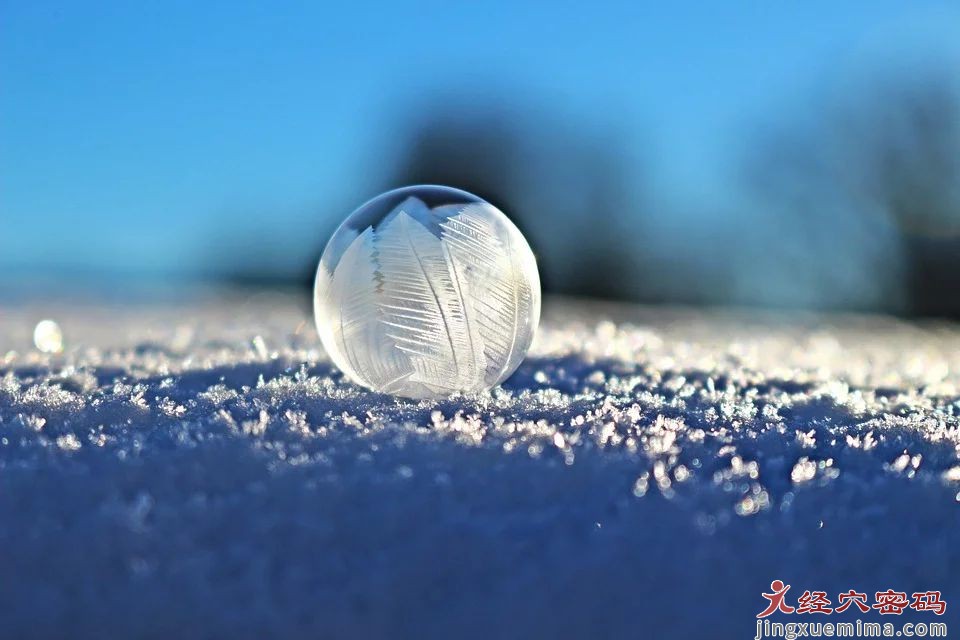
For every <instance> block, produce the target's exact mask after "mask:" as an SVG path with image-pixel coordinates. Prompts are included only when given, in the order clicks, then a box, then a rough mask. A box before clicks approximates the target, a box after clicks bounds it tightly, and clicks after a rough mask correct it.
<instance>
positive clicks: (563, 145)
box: [389, 100, 642, 299]
mask: <svg viewBox="0 0 960 640" xmlns="http://www.w3.org/2000/svg"><path fill="white" fill-rule="evenodd" d="M416 112H417V113H418V114H425V115H421V117H420V118H418V119H417V120H415V121H414V122H413V123H412V126H411V128H410V131H411V133H410V141H409V143H407V144H406V145H404V146H403V147H402V148H403V149H404V153H403V156H402V157H401V158H400V161H399V166H398V167H397V169H396V172H395V176H394V177H393V179H392V180H390V181H389V184H390V185H391V186H397V185H403V184H424V183H435V184H446V185H450V186H455V187H458V188H462V189H465V190H467V191H470V192H472V193H475V194H477V195H479V196H481V197H483V198H485V199H486V200H488V201H490V202H491V203H492V204H494V205H496V206H497V207H498V208H500V209H501V210H503V211H504V212H506V213H507V215H508V216H510V218H511V219H512V220H513V221H514V223H515V224H516V225H517V226H518V227H519V228H520V229H521V231H523V232H524V234H525V235H526V236H527V239H528V240H529V241H530V243H531V246H532V247H533V249H534V252H535V253H536V254H537V260H538V263H539V266H540V273H541V278H542V280H543V285H544V289H545V290H547V291H549V292H553V293H564V294H572V295H584V296H594V297H603V298H613V299H617V298H620V299H622V298H635V297H637V295H638V292H639V291H640V290H641V289H642V280H641V270H640V269H639V264H640V263H639V257H640V251H641V249H640V246H639V245H638V243H637V242H636V237H637V235H638V233H637V225H636V222H637V220H636V217H635V213H636V211H637V204H636V202H637V198H636V197H635V196H634V195H633V194H632V193H631V190H630V189H628V187H627V185H628V180H627V160H626V156H625V154H623V152H622V148H621V146H620V144H618V143H617V142H614V140H616V138H614V137H612V136H611V137H609V138H608V137H605V136H602V135H596V134H592V133H591V132H588V131H586V130H583V129H579V128H572V127H569V126H563V125H560V124H557V123H556V122H555V121H553V120H552V119H551V118H549V117H547V118H544V117H543V115H542V114H534V115H519V114H517V113H516V112H515V111H508V110H507V109H506V107H502V108H501V107H499V106H493V107H490V106H489V105H488V106H487V107H485V110H484V111H483V112H478V111H477V110H476V108H475V107H473V106H472V105H454V106H451V105H450V104H449V100H438V101H437V102H436V104H434V105H428V106H427V107H426V108H423V109H418V110H416Z"/></svg>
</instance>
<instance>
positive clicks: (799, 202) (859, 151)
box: [747, 73, 960, 316]
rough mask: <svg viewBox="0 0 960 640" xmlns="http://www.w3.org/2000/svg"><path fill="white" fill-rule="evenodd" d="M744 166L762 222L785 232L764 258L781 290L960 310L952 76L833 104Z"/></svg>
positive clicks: (824, 300)
mask: <svg viewBox="0 0 960 640" xmlns="http://www.w3.org/2000/svg"><path fill="white" fill-rule="evenodd" d="M747 174H748V176H749V178H750V194H751V195H750V197H751V201H752V202H753V206H754V208H755V210H756V211H758V212H763V217H764V218H765V220H762V221H761V220H758V222H757V224H760V225H767V228H768V229H771V230H772V229H778V230H779V237H780V239H782V246H783V248H784V249H785V250H784V251H782V252H780V253H777V254H775V255H773V256H768V258H767V260H766V264H765V266H766V274H767V275H768V276H769V274H778V275H779V276H782V278H781V281H782V283H788V284H785V285H784V288H783V292H784V295H785V296H796V297H797V298H799V299H801V300H804V298H805V297H806V300H805V302H808V303H813V305H814V306H828V307H838V308H854V309H881V310H884V311H893V312H903V311H907V312H911V313H917V314H925V315H952V316H957V315H960V296H957V291H958V289H960V100H958V93H957V91H956V87H954V86H952V84H951V82H950V81H949V79H948V78H947V77H944V76H940V75H937V74H934V73H929V74H919V75H916V76H914V77H911V78H903V77H898V78H894V79H892V80H890V81H888V82H885V83H878V84H875V85H874V86H873V87H872V88H870V89H868V90H867V91H865V92H858V93H857V94H856V95H855V96H854V97H853V98H851V97H849V96H845V97H844V99H843V100H841V101H839V102H829V101H828V102H827V106H826V107H822V108H820V109H819V110H818V111H817V112H816V113H814V119H813V122H812V123H810V125H809V126H805V127H804V126H801V127H797V128H795V129H794V130H793V131H792V132H788V133H783V132H782V131H781V132H778V133H776V134H774V135H772V136H767V137H766V138H764V139H763V141H762V142H761V144H760V145H758V147H757V148H756V149H754V151H753V153H752V155H751V156H750V158H749V160H748V170H747ZM758 215H760V214H759V213H758ZM771 225H772V226H771ZM772 235H774V233H773V232H772V231H771V236H772ZM771 246H776V245H774V244H771Z"/></svg>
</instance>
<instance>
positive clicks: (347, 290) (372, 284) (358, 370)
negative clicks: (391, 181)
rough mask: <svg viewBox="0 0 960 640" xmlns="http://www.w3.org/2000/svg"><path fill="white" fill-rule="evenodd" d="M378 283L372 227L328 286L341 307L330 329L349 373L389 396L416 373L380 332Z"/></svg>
mask: <svg viewBox="0 0 960 640" xmlns="http://www.w3.org/2000/svg"><path fill="white" fill-rule="evenodd" d="M321 269H323V267H321ZM377 284H378V283H377V275H376V264H375V261H374V231H373V229H372V228H371V227H368V228H367V229H366V230H365V231H364V232H363V233H361V234H360V235H359V236H358V237H357V238H356V239H355V240H354V241H353V242H352V243H351V244H350V245H349V246H348V247H347V249H346V251H345V252H344V254H343V257H342V258H341V259H340V263H339V264H338V266H337V269H336V270H335V272H334V275H333V278H332V280H331V282H330V284H329V287H330V289H329V290H330V297H331V300H333V301H336V304H335V308H336V309H337V312H336V315H335V318H334V323H333V326H332V327H331V329H332V332H333V334H334V335H333V339H334V340H335V344H336V345H337V347H338V348H339V350H340V352H341V353H342V354H343V355H344V356H345V357H346V361H347V366H348V367H349V370H348V371H347V372H346V373H347V375H348V376H349V377H351V378H352V379H354V380H355V381H357V382H359V383H361V384H365V385H367V386H372V387H374V388H377V389H380V390H382V391H385V392H387V393H390V392H392V391H393V390H394V389H396V388H397V387H398V385H400V384H401V383H402V382H403V381H404V380H405V379H406V378H408V377H409V376H410V375H411V374H412V373H413V371H414V370H413V366H412V365H411V363H410V361H409V358H407V357H406V355H405V354H404V353H403V352H402V351H399V350H397V349H395V348H394V346H393V344H392V342H391V341H390V339H389V338H388V337H387V336H386V335H385V334H384V332H383V331H382V330H381V327H380V323H381V322H382V320H383V318H382V312H381V309H380V304H379V295H378V291H377Z"/></svg>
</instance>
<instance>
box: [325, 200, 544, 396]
mask: <svg viewBox="0 0 960 640" xmlns="http://www.w3.org/2000/svg"><path fill="white" fill-rule="evenodd" d="M314 313H315V316H316V322H317V330H318V331H319V333H320V338H321V340H322V341H323V347H324V349H326V351H327V353H328V354H329V355H330V358H331V359H332V360H333V362H334V363H335V364H336V365H337V366H338V367H339V368H340V370H341V371H343V372H344V373H345V374H346V375H347V376H349V377H350V378H351V379H352V380H353V381H354V382H356V383H357V384H360V385H363V386H364V387H367V388H369V389H372V390H374V391H379V392H381V393H391V394H395V395H399V396H405V397H408V398H441V397H445V396H449V395H450V394H452V393H455V392H457V391H464V392H470V391H482V390H486V389H489V388H491V387H493V386H494V385H496V384H498V383H500V382H502V381H503V380H504V379H506V378H507V377H508V376H509V375H510V374H511V373H513V371H514V370H515V369H516V368H517V366H519V364H520V361H521V360H523V357H524V356H525V355H526V353H527V349H529V348H530V342H531V341H532V340H533V334H534V332H535V331H536V328H537V324H538V322H539V320H540V275H539V273H538V272H537V263H536V261H535V260H534V257H533V253H532V252H531V251H530V246H529V245H528V244H527V241H526V240H525V239H524V237H523V235H521V233H520V231H519V230H518V229H517V228H516V227H515V226H514V225H513V223H512V222H510V220H508V219H507V217H506V216H505V215H503V213H501V212H500V210H499V209H497V208H496V207H494V206H493V205H491V204H490V203H488V202H485V201H484V200H482V199H480V198H478V197H477V196H474V195H471V194H469V193H466V192H465V191H459V190H457V189H451V188H449V187H439V186H417V187H404V188H401V189H395V190H393V191H388V192H387V193H384V194H382V195H380V196H377V197H376V198H374V199H373V200H370V201H369V202H367V203H366V204H364V205H363V206H361V207H360V208H359V209H357V210H356V211H354V212H353V213H352V214H350V217H348V218H347V219H346V221H345V222H344V223H343V224H341V225H340V227H339V228H338V229H337V231H336V232H335V233H334V234H333V237H332V238H331V239H330V242H329V243H327V247H326V249H324V251H323V257H321V258H320V266H319V268H318V269H317V281H316V286H315V288H314Z"/></svg>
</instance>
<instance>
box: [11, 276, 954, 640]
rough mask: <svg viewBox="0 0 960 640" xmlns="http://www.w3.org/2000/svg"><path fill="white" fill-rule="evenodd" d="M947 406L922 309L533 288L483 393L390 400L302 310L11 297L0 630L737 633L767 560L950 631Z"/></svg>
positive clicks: (949, 328)
mask: <svg viewBox="0 0 960 640" xmlns="http://www.w3.org/2000/svg"><path fill="white" fill-rule="evenodd" d="M44 318H49V319H52V320H54V321H56V322H57V323H58V324H59V327H60V328H61V329H62V332H63V337H64V351H63V353H61V354H52V355H47V354H42V353H40V352H39V351H38V350H37V349H36V348H35V347H34V336H33V332H34V328H35V327H36V325H37V323H38V322H39V321H40V320H42V319H44ZM47 328H48V330H49V328H50V327H49V326H48V327H47ZM39 337H40V338H41V342H43V340H44V339H48V338H49V335H48V336H47V338H44V337H43V336H39ZM47 346H49V345H47ZM958 398H960V328H958V327H957V326H955V325H946V324H928V325H918V324H908V323H903V322H899V321H895V320H890V319H882V318H866V317H857V316H833V317H829V318H823V317H817V316H812V315H811V316H806V315H798V314H790V315H783V316H777V315H757V314H755V313H747V312H741V313H734V312H700V311H693V310H657V309H649V308H639V307H638V308H631V307H619V306H612V305H597V304H587V303H574V302H569V301H557V300H554V301H549V302H548V304H547V306H546V309H545V315H544V321H543V323H542V325H541V331H540V334H539V336H538V338H537V341H536V343H535V345H534V348H533V350H532V352H531V353H530V355H529V357H528V358H527V360H526V361H525V362H524V364H523V365H522V366H521V367H520V369H519V371H518V372H517V373H516V374H515V375H514V376H513V377H512V378H511V379H509V380H508V381H507V383H506V384H505V385H504V387H503V388H502V389H498V390H495V391H494V392H493V393H492V394H491V395H489V396H484V397H461V398H453V399H450V400H446V401H442V402H437V403H431V402H423V403H419V404H417V403H413V402H409V401H402V400H397V399H394V398H390V397H386V396H382V395H376V394H372V393H368V392H365V391H362V390H361V389H358V388H357V387H355V386H353V385H350V384H348V383H347V382H345V381H344V379H343V377H342V376H341V375H340V374H339V373H338V372H337V371H336V370H334V369H332V368H331V365H330V364H329V362H328V361H327V359H326V358H325V356H324V353H323V352H322V350H321V349H320V347H319V341H318V340H317V338H316V333H315V331H314V329H313V327H312V324H311V320H310V318H309V314H308V310H307V302H306V301H305V300H303V299H300V298H296V297H285V296H270V295H261V296H254V297H239V296H225V297H208V298H204V299H201V300H197V301H193V302H191V303H189V304H186V303H182V304H168V303H164V304H149V303H142V304H137V305H121V304H109V303H104V304H100V305H93V304H87V305H84V304H75V305H67V304H62V305H59V306H57V305H44V304H37V303H30V302H23V301H21V302H18V303H16V304H13V305H7V306H6V307H5V308H3V309H2V311H0V437H2V439H0V636H2V637H11V638H14V637H16V638H26V637H68V636H69V637H91V638H94V637H95V638H120V637H157V638H170V637H249V638H264V637H311V638H320V637H322V638H387V637H389V638H486V637H491V638H492V637H497V638H539V637H553V638H559V637H564V638H645V637H648V638H688V637H710V638H746V637H751V638H752V637H753V636H754V633H755V631H756V627H755V622H756V620H755V616H756V614H757V613H758V612H759V611H760V610H761V609H762V608H763V607H764V605H765V604H766V601H765V600H763V598H762V597H761V595H760V594H761V592H762V591H769V587H770V583H771V581H773V580H774V579H781V580H784V581H785V582H787V583H789V584H791V585H792V590H791V591H790V593H789V598H791V599H792V600H793V604H796V597H797V596H799V595H800V594H801V593H802V592H803V591H804V590H807V589H809V590H824V591H827V592H829V593H830V594H831V597H832V595H833V594H837V593H839V592H841V591H847V590H849V589H851V588H854V589H857V590H858V591H864V592H869V593H871V595H872V593H873V592H875V591H878V590H886V589H887V588H893V589H894V590H895V591H904V592H908V593H910V592H913V591H918V590H920V591H925V590H940V591H942V592H943V597H944V599H945V600H946V601H947V602H948V608H947V613H946V615H945V616H942V617H940V618H938V619H937V620H936V621H943V622H947V623H948V624H950V625H951V627H953V628H951V631H952V632H953V633H960V616H958V612H960V539H958V531H960V459H958V446H960V401H958ZM834 604H836V600H835V598H834ZM908 613H910V612H908ZM848 614H849V612H848ZM848 614H845V615H848ZM807 617H809V616H807ZM869 617H870V616H869V615H868V616H864V619H867V618H869ZM891 617H894V618H896V616H885V617H884V618H887V619H884V620H883V621H884V622H889V621H890V620H889V618H891ZM833 618H834V619H833V620H832V621H834V622H836V621H839V620H843V619H848V618H844V617H838V616H836V615H834V616H833ZM934 618H936V616H934V615H933V614H931V613H929V612H925V613H922V614H913V617H911V616H910V615H904V616H902V617H899V618H898V619H897V620H894V622H897V623H898V624H899V623H902V622H906V621H908V620H911V619H913V620H919V621H927V622H931V621H935V620H934ZM828 620H829V619H826V617H825V616H821V617H819V618H818V619H816V620H814V621H817V622H821V621H828ZM799 621H801V622H807V621H808V620H805V619H803V618H801V619H800V620H799ZM184 630H185V631H186V633H182V632H183V631H184Z"/></svg>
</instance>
